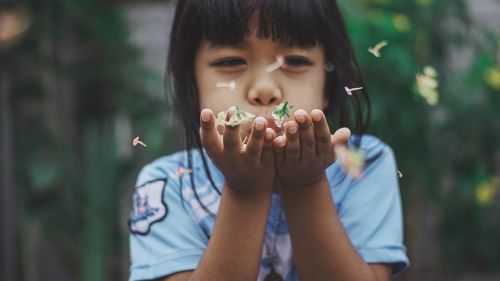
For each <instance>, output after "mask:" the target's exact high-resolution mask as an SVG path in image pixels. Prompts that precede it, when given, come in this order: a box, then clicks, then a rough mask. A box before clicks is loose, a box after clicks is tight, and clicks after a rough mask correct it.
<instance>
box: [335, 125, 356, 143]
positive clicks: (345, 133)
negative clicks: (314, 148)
mask: <svg viewBox="0 0 500 281" xmlns="http://www.w3.org/2000/svg"><path fill="white" fill-rule="evenodd" d="M350 137H351V130H349V129H348V128H345V127H344V128H340V129H338V130H336V131H335V133H333V135H332V136H331V138H330V142H331V144H333V145H339V144H341V145H347V142H348V141H349V138H350Z"/></svg>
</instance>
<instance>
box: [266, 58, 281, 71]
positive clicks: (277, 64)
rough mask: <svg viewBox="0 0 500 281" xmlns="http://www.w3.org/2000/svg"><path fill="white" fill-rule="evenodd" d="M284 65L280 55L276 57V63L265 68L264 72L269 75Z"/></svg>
mask: <svg viewBox="0 0 500 281" xmlns="http://www.w3.org/2000/svg"><path fill="white" fill-rule="evenodd" d="M284 63H285V57H284V56H282V55H277V56H276V61H275V62H273V63H272V64H270V65H268V66H267V67H266V72H268V73H271V72H273V71H275V70H276V69H278V68H280V67H281V66H282V65H283V64H284Z"/></svg>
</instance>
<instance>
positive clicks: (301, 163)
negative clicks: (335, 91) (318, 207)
mask: <svg viewBox="0 0 500 281" xmlns="http://www.w3.org/2000/svg"><path fill="white" fill-rule="evenodd" d="M284 126H285V134H284V135H283V136H279V137H277V138H275V140H274V143H273V146H274V152H275V158H276V170H277V175H278V180H279V181H280V186H281V188H287V187H292V186H293V187H301V186H308V185H313V184H315V183H317V182H319V181H321V180H323V179H324V175H325V169H326V168H327V167H328V166H330V165H331V164H332V163H333V162H335V160H336V159H335V152H334V149H335V146H337V145H344V146H345V145H346V143H347V141H348V139H349V137H350V135H351V132H350V130H349V129H347V128H341V129H338V130H337V131H336V132H335V133H334V134H333V135H331V134H330V129H329V128H328V123H327V120H326V117H325V115H324V114H323V112H322V111H321V110H319V109H314V110H312V111H311V114H308V113H307V112H306V111H305V110H302V109H298V110H297V111H295V112H294V120H291V121H288V122H286V123H285V125H284Z"/></svg>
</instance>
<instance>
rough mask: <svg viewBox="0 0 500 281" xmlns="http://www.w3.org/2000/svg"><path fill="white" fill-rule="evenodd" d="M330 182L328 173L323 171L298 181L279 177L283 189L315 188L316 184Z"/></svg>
mask: <svg viewBox="0 0 500 281" xmlns="http://www.w3.org/2000/svg"><path fill="white" fill-rule="evenodd" d="M325 182H326V183H328V179H327V177H326V173H325V172H324V171H323V172H322V173H321V174H319V175H316V176H312V177H307V180H304V181H301V182H297V181H289V180H287V178H286V177H279V185H280V187H281V189H282V190H290V189H292V190H295V189H299V190H304V189H307V188H313V187H315V186H320V185H322V184H324V183H325Z"/></svg>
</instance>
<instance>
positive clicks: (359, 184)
mask: <svg viewBox="0 0 500 281" xmlns="http://www.w3.org/2000/svg"><path fill="white" fill-rule="evenodd" d="M277 57H278V58H279V59H278V60H277V59H276V58H277ZM276 61H278V62H276ZM273 63H274V64H275V65H276V67H275V68H274V69H272V70H269V65H273ZM168 78H169V84H170V85H171V86H172V89H171V91H170V92H171V93H170V94H171V96H170V101H171V103H172V106H173V108H174V111H175V116H176V117H178V119H179V121H180V124H181V126H180V128H179V129H180V131H181V132H182V133H183V134H182V135H183V136H184V143H185V144H186V150H185V151H182V152H179V153H176V154H174V155H170V156H166V157H163V158H160V159H158V160H156V161H154V162H152V163H151V164H149V165H146V166H145V167H144V168H143V169H142V171H141V173H140V174H139V177H138V179H137V185H136V186H137V187H136V189H135V192H134V197H133V203H134V204H133V211H132V212H131V218H130V223H129V227H130V231H131V236H130V246H131V261H132V265H131V275H130V280H144V279H159V280H169V281H172V280H173V281H176V280H252V281H253V280H314V281H319V280H349V281H353V280H363V281H369V280H379V281H380V280H389V279H390V275H391V274H396V273H399V272H401V271H402V270H404V269H405V268H406V267H407V266H408V258H407V257H406V253H405V247H404V245H403V242H402V237H403V234H402V210H401V202H400V195H399V189H398V182H397V176H396V171H397V170H396V165H395V160H394V156H393V153H392V151H391V149H390V148H389V147H388V146H387V145H385V144H383V143H382V142H381V141H379V140H378V139H376V138H374V137H371V136H367V135H365V136H363V137H362V138H361V136H362V135H363V133H364V132H365V131H366V129H367V124H368V118H367V117H366V116H364V115H363V111H364V110H367V111H368V113H369V103H368V97H367V96H366V92H365V91H364V90H361V91H357V92H355V93H349V94H350V95H348V94H347V93H346V90H345V87H358V86H363V81H362V78H361V74H360V71H359V68H358V66H357V63H356V59H355V56H354V51H353V48H352V46H351V44H350V41H349V39H348V36H347V34H346V29H345V27H344V23H343V19H342V16H341V13H340V10H339V8H338V6H337V4H336V2H335V1H333V0H307V1H305V0H259V1H257V0H245V1H243V0H184V1H179V3H178V4H177V10H176V15H175V19H174V23H173V29H172V34H171V40H170V51H169V57H168ZM221 85H222V86H221ZM224 85H225V86H224ZM348 92H349V91H348ZM283 102H288V104H291V105H294V109H296V110H295V111H294V112H293V114H292V116H291V118H290V120H288V121H287V122H286V123H285V124H283V126H282V127H278V126H277V125H276V124H275V121H276V120H275V119H276V118H273V114H272V113H273V111H274V110H275V107H276V106H277V105H280V104H282V103H283ZM233 106H239V108H241V109H242V110H246V111H248V112H250V113H252V114H254V115H255V116H257V117H256V118H255V119H254V120H253V122H251V123H250V125H249V126H245V125H242V126H237V125H236V126H225V128H220V127H219V128H218V126H217V123H216V115H215V114H216V113H218V112H221V111H227V116H226V121H227V120H231V117H232V115H234V114H237V112H235V110H240V109H235V108H234V107H233ZM325 115H326V116H330V118H331V120H334V121H335V123H336V124H339V125H340V126H339V127H350V128H351V129H352V130H353V132H354V135H353V136H352V137H351V136H350V130H349V129H347V128H342V129H339V130H337V131H336V132H335V133H334V134H333V135H332V136H330V131H329V125H328V123H327V119H326V116H325ZM242 140H244V141H242ZM345 146H348V147H350V146H355V147H359V149H360V150H361V151H362V152H363V153H364V155H365V157H366V161H365V165H364V169H363V171H362V177H358V178H354V177H352V176H350V175H348V174H346V173H345V172H344V170H343V169H342V167H341V165H340V164H339V163H338V162H339V161H337V162H335V153H334V151H335V150H337V148H344V147H345ZM344 151H345V150H344Z"/></svg>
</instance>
